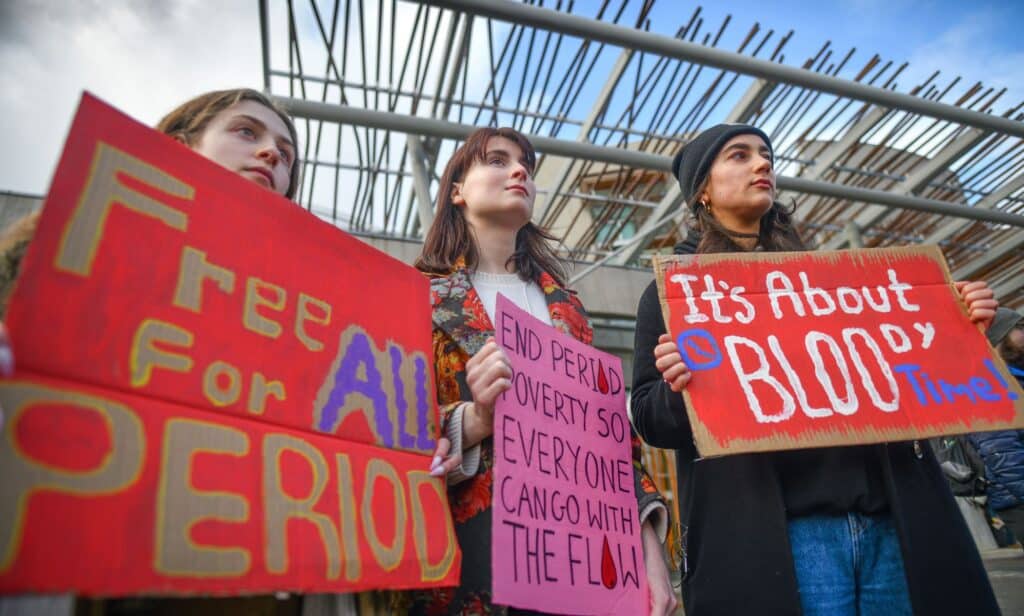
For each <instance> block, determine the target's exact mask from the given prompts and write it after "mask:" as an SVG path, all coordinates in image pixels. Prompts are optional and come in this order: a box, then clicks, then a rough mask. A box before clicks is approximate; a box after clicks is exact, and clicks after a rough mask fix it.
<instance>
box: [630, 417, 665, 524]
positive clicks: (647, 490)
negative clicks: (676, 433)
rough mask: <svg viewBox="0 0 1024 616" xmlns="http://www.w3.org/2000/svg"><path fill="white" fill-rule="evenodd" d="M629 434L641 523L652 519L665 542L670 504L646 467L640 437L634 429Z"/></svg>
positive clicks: (634, 483)
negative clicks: (659, 490)
mask: <svg viewBox="0 0 1024 616" xmlns="http://www.w3.org/2000/svg"><path fill="white" fill-rule="evenodd" d="M629 436H630V441H631V444H632V448H633V488H634V490H635V491H636V501H637V509H638V510H639V511H640V524H643V523H644V522H646V521H648V520H650V522H651V525H652V526H653V527H654V531H655V532H656V533H657V534H658V540H659V541H661V542H662V543H664V542H665V537H666V535H668V525H669V519H668V516H669V514H668V504H667V503H666V501H665V498H664V497H663V496H662V495H661V493H659V492H658V488H657V486H655V485H654V480H653V479H651V475H650V474H649V473H648V472H647V469H646V468H644V463H643V458H642V445H641V443H640V438H639V437H638V436H637V435H636V432H635V431H633V430H630V435H629Z"/></svg>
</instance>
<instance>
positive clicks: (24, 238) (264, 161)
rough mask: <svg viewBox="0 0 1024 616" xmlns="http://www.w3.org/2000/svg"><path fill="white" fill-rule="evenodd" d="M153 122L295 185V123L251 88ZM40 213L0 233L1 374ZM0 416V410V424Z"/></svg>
mask: <svg viewBox="0 0 1024 616" xmlns="http://www.w3.org/2000/svg"><path fill="white" fill-rule="evenodd" d="M155 128H156V130H158V131H160V132H162V133H164V134H166V135H169V136H171V137H173V138H174V139H176V140H178V141H180V142H181V143H183V144H184V145H186V146H188V147H189V148H191V149H192V150H193V151H195V152H196V153H197V154H200V155H202V156H204V157H205V158H208V159H210V160H212V161H213V162H215V163H217V164H219V165H221V166H222V167H225V168H227V169H228V170H230V171H233V172H235V173H237V174H239V175H241V176H242V177H244V178H245V179H247V180H250V181H253V182H256V183H257V184H259V185H261V186H264V187H266V188H268V189H269V190H272V191H274V192H276V193H277V194H279V195H283V196H285V197H287V198H288V199H291V198H293V197H294V196H295V192H296V191H297V190H298V186H299V166H298V165H296V164H295V153H296V144H297V143H298V133H297V132H296V131H295V124H293V123H292V119H291V118H290V117H288V114H287V113H285V112H284V111H283V110H281V109H280V108H278V107H277V106H276V105H275V104H274V103H273V102H272V101H271V100H270V99H269V98H267V97H266V96H264V95H263V94H261V93H260V92H257V91H256V90H250V89H247V88H239V89H234V90H216V91H212V92H207V93H205V94H201V95H199V96H197V97H195V98H193V99H191V100H189V101H187V102H185V103H183V104H181V105H179V106H178V107H176V108H175V109H174V110H172V111H171V112H170V113H168V114H167V115H166V116H164V117H163V119H162V120H160V122H159V123H158V124H157V125H156V127H155ZM40 214H41V211H39V210H37V211H35V212H32V213H31V214H28V215H26V216H24V217H22V218H20V219H18V220H16V221H15V222H14V223H12V224H11V225H10V226H9V227H8V228H7V229H5V230H4V231H3V233H2V235H0V375H2V376H10V375H11V374H13V372H14V355H13V353H12V351H11V347H10V341H9V340H8V336H7V332H6V329H5V328H4V326H3V323H2V319H3V318H4V316H5V315H6V314H7V302H8V301H10V297H11V292H12V291H13V290H14V282H15V280H17V278H18V273H19V272H20V271H21V261H22V259H23V258H24V256H25V251H26V250H27V249H28V245H29V242H31V241H32V238H33V237H34V236H35V233H36V227H37V226H38V224H39V217H40ZM0 413H2V410H0ZM2 422H3V416H2V414H0V426H2V425H3V423H2Z"/></svg>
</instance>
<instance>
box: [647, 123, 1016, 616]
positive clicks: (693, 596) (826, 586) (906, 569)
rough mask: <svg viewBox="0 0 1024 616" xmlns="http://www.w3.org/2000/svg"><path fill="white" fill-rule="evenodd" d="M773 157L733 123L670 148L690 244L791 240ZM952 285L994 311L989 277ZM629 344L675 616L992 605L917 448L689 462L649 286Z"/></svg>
mask: <svg viewBox="0 0 1024 616" xmlns="http://www.w3.org/2000/svg"><path fill="white" fill-rule="evenodd" d="M773 162H774V159H773V151H772V144H771V141H770V140H769V138H768V136H767V135H765V134H764V133H763V132H762V131H761V130H759V129H757V128H755V127H753V126H747V125H742V124H721V125H718V126H715V127H712V128H709V129H707V130H705V131H704V132H702V133H701V134H699V135H697V136H696V137H695V138H694V139H693V140H692V141H690V142H689V143H688V144H687V145H685V146H684V147H683V148H682V150H681V151H680V152H679V153H678V154H677V155H676V156H675V159H674V161H673V171H674V174H675V176H676V178H677V180H678V181H679V184H680V187H681V188H682V194H683V196H684V198H685V200H686V203H687V204H688V207H689V208H691V212H692V214H693V218H694V219H695V220H694V226H695V228H696V229H697V231H698V232H700V235H701V237H700V239H699V240H697V244H696V252H697V253H714V252H745V251H783V250H804V249H805V246H804V244H803V241H802V239H801V238H800V235H799V233H798V232H797V230H796V229H795V228H794V224H793V220H792V218H791V213H790V211H787V209H786V208H784V207H783V206H782V205H781V204H780V203H778V202H777V201H776V200H775V194H776V193H775V172H774V169H773ZM690 245H691V246H692V245H693V244H692V242H691V243H690ZM680 248H682V249H683V250H685V246H682V247H677V249H680ZM956 288H957V289H958V290H959V292H960V294H961V298H962V299H963V301H964V302H965V303H966V305H967V307H968V314H969V315H970V318H971V319H972V320H973V321H975V322H977V323H980V324H982V325H987V324H988V322H989V321H991V319H992V316H993V315H994V313H995V308H996V307H997V305H998V304H997V302H996V301H995V300H994V299H992V296H993V294H992V291H991V290H990V289H989V288H988V286H987V285H986V284H985V283H983V282H973V283H957V284H956ZM634 346H635V349H634V362H635V364H634V372H633V390H632V396H631V402H632V410H633V421H634V425H635V427H636V430H637V432H639V434H640V436H641V437H642V438H643V439H644V440H646V441H647V443H649V444H651V445H653V446H655V447H662V448H670V449H675V450H676V464H677V467H678V480H679V485H680V486H682V492H683V493H682V494H680V495H679V501H678V502H679V503H680V506H679V507H680V511H681V513H680V517H681V520H680V523H681V537H682V538H683V542H682V546H681V547H682V554H681V558H682V561H683V572H684V578H683V582H682V584H683V586H682V593H683V605H684V608H685V611H686V614H687V616H706V615H708V614H742V613H746V612H748V611H751V610H754V611H756V612H757V613H758V614H760V615H762V616H770V615H775V614H785V615H792V614H801V613H802V614H804V615H805V616H816V615H819V614H822V615H824V614H827V615H829V616H843V615H854V614H860V615H861V616H873V615H881V614H885V615H887V616H888V615H901V614H911V613H913V614H919V615H923V614H928V615H935V614H978V615H980V614H998V613H999V608H998V606H997V604H996V600H995V597H994V595H993V593H992V589H991V586H990V585H989V581H988V577H987V575H986V573H985V569H984V568H983V566H982V562H981V558H980V557H979V555H978V552H977V549H976V548H975V546H974V542H973V541H972V539H971V536H970V534H969V533H968V532H967V529H966V527H965V525H964V522H963V519H962V517H961V515H960V512H959V510H958V509H957V506H956V504H955V503H954V501H953V499H952V496H951V495H950V491H949V488H948V486H947V485H946V480H945V478H944V477H943V475H942V472H941V471H940V470H939V467H938V465H937V464H936V462H935V458H934V456H933V454H932V451H931V449H930V448H929V447H928V445H927V443H921V442H919V441H914V442H900V443H887V444H877V445H864V446H851V447H829V448H822V449H812V450H798V451H785V452H776V453H755V454H739V455H730V456H724V457H719V458H713V459H699V454H698V452H697V450H696V447H695V445H694V441H693V433H692V430H691V426H690V424H689V421H688V419H687V414H686V409H685V408H684V401H683V397H682V396H681V395H680V392H682V390H683V388H685V387H686V385H687V383H688V382H689V380H690V378H691V374H690V371H689V369H688V367H687V366H686V364H685V363H684V362H683V360H682V358H681V355H680V353H679V350H678V348H677V347H676V345H675V343H674V342H673V341H672V340H671V338H670V337H669V335H668V334H667V333H666V327H665V323H664V320H663V318H662V313H661V308H660V305H659V300H658V293H657V288H656V286H655V284H654V283H653V282H652V283H651V284H650V286H649V287H648V288H647V289H646V290H645V291H644V293H643V295H642V297H641V298H640V302H639V307H638V310H637V324H636V339H635V345H634ZM694 378H700V377H699V376H696V377H694Z"/></svg>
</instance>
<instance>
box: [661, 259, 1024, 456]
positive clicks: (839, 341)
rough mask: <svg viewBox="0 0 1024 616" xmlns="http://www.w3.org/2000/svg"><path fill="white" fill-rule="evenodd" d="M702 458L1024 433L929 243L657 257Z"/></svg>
mask: <svg viewBox="0 0 1024 616" xmlns="http://www.w3.org/2000/svg"><path fill="white" fill-rule="evenodd" d="M655 277H656V280H657V284H658V292H659V294H660V297H661V304H662V311H663V314H664V317H665V322H666V323H667V325H668V329H669V332H670V333H671V335H672V338H673V340H675V341H676V344H677V345H678V346H679V349H680V353H681V354H682V356H683V359H684V361H685V362H686V363H687V365H688V366H690V369H691V371H692V372H693V379H692V380H691V382H690V384H689V386H688V387H687V388H686V390H685V391H684V395H685V396H686V402H687V412H688V413H689V417H690V422H691V425H692V426H693V431H694V437H695V439H696V442H697V448H698V449H699V451H700V452H701V455H704V456H714V455H723V454H730V453H741V452H750V451H768V450H778V449H797V448H805V447H821V446H828V445H844V444H857V443H873V442H884V441H896V440H907V439H915V438H923V437H929V436H935V435H939V434H953V433H962V432H972V431H979V430H995V429H1005V428H1010V427H1022V426H1024V392H1022V391H1021V389H1020V386H1019V385H1018V384H1017V383H1016V382H1015V379H1013V378H1010V377H1009V373H1008V372H1007V369H1006V366H1005V365H1004V364H1003V363H1002V361H1001V360H1000V359H999V358H998V356H996V355H995V353H994V352H993V351H992V349H991V347H990V346H989V345H988V342H987V341H986V340H985V337H984V336H983V335H982V334H981V333H980V332H979V331H978V329H977V326H975V325H974V324H972V323H971V322H970V320H969V319H968V317H967V315H966V312H965V309H964V307H963V304H962V303H961V302H960V300H959V299H958V297H957V296H956V293H955V290H954V289H953V286H952V283H951V281H950V277H949V271H948V268H947V267H946V265H945V261H944V260H943V258H942V255H941V253H940V252H939V251H938V249H937V248H935V247H930V246H923V247H915V248H897V249H873V250H856V251H838V252H802V253H746V254H718V255H694V256H675V257H668V258H659V259H657V260H656V262H655Z"/></svg>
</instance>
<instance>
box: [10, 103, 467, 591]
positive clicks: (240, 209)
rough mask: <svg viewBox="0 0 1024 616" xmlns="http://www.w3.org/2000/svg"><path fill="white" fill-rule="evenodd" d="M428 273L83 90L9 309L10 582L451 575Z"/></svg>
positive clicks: (135, 587)
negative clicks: (434, 471)
mask: <svg viewBox="0 0 1024 616" xmlns="http://www.w3.org/2000/svg"><path fill="white" fill-rule="evenodd" d="M370 288H372V289H373V292H372V293H371V292H367V289H370ZM428 293H429V291H428V286H427V282H426V281H425V280H424V278H423V277H422V276H421V275H420V274H419V273H418V272H416V271H415V270H413V269H412V268H410V267H407V266H405V265H403V264H401V263H399V262H397V261H395V260H394V259H392V258H390V257H388V256H387V255H384V254H383V253H380V252H378V251H376V250H374V249H373V248H371V247H369V246H366V245H365V244H363V243H362V242H359V241H358V240H356V239H354V238H352V237H350V236H348V235H346V234H344V233H342V232H341V231H339V230H338V229H336V228H334V227H332V226H330V225H328V224H326V223H323V222H321V221H319V220H317V219H316V218H315V217H314V216H312V215H310V214H309V213H307V212H305V211H303V210H302V209H301V208H299V207H297V206H296V205H295V204H294V203H291V202H289V201H287V200H285V199H283V198H281V197H279V196H277V195H274V194H273V193H271V192H270V191H267V190H265V189H263V188H261V187H259V186H257V185H256V184H254V183H252V182H249V181H246V180H244V179H243V178H240V177H239V176H237V175H236V174H234V173H231V172H229V171H227V170H225V169H222V168H220V167H219V166H217V165H215V164H213V163H212V162H210V161H207V160H205V159H203V158H202V157H200V156H198V155H196V154H194V153H193V152H191V151H190V150H188V149H187V148H185V147H183V146H182V145H181V144H179V143H177V142H176V141H174V140H172V139H170V138H168V137H166V136H164V135H161V134H158V133H156V132H155V131H153V130H150V129H148V128H146V127H144V126H141V125H139V124H137V123H135V122H134V121H132V120H130V119H129V118H127V117H125V116H123V115H122V114H120V113H118V112H117V111H115V110H114V109H112V108H110V107H108V106H106V105H104V104H103V103H101V102H99V101H98V100H96V99H95V98H92V97H91V96H88V95H86V96H85V97H83V99H82V103H81V106H80V107H79V111H78V115H77V116H76V118H75V122H74V124H73V126H72V128H71V133H70V135H69V137H68V141H67V144H66V146H65V149H64V153H63V155H62V158H61V161H60V165H59V166H58V168H57V171H56V174H55V176H54V180H53V185H52V186H51V189H50V192H49V195H48V196H47V199H46V203H45V205H44V209H43V214H42V219H41V221H40V224H39V230H38V232H37V233H36V236H35V238H34V239H33V240H32V243H31V245H30V247H29V251H28V254H27V256H26V259H25V263H24V267H23V269H22V272H21V276H20V278H19V280H18V283H17V289H16V291H15V294H14V297H13V299H12V301H11V305H10V310H9V312H8V315H7V321H8V324H9V326H10V330H11V335H12V342H13V346H14V351H15V356H16V357H17V366H18V372H17V373H16V375H15V377H14V378H13V379H11V380H7V381H4V382H2V383H0V404H2V405H3V408H4V411H5V412H6V414H7V421H6V422H5V423H4V426H3V431H2V433H0V469H3V471H2V473H0V592H2V593H10V592H64V591H73V592H76V593H79V594H100V595H108V596H109V595H118V594H129V593H132V594H137V593H159V594H167V593H196V592H211V593H217V594H238V593H257V592H269V591H274V590H295V591H314V592H337V591H347V590H358V589H367V588H384V587H390V588H409V587H423V586H446V585H447V586H450V585H453V584H456V583H457V582H458V576H459V560H460V553H459V551H458V546H457V545H456V541H455V536H454V531H453V527H452V522H451V517H450V513H449V508H448V504H447V497H446V493H445V490H444V486H443V483H442V482H441V481H440V480H438V479H435V478H432V477H430V476H429V475H428V473H427V468H428V466H429V457H428V456H429V455H430V454H431V453H432V451H433V448H434V443H435V441H434V436H433V435H434V434H435V433H436V426H437V423H436V422H437V419H436V413H437V409H436V404H435V401H434V400H435V398H434V392H433V383H434V379H433V375H432V373H431V369H432V362H431V361H430V360H429V358H430V357H431V339H430V327H431V326H430V301H429V295H428Z"/></svg>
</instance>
